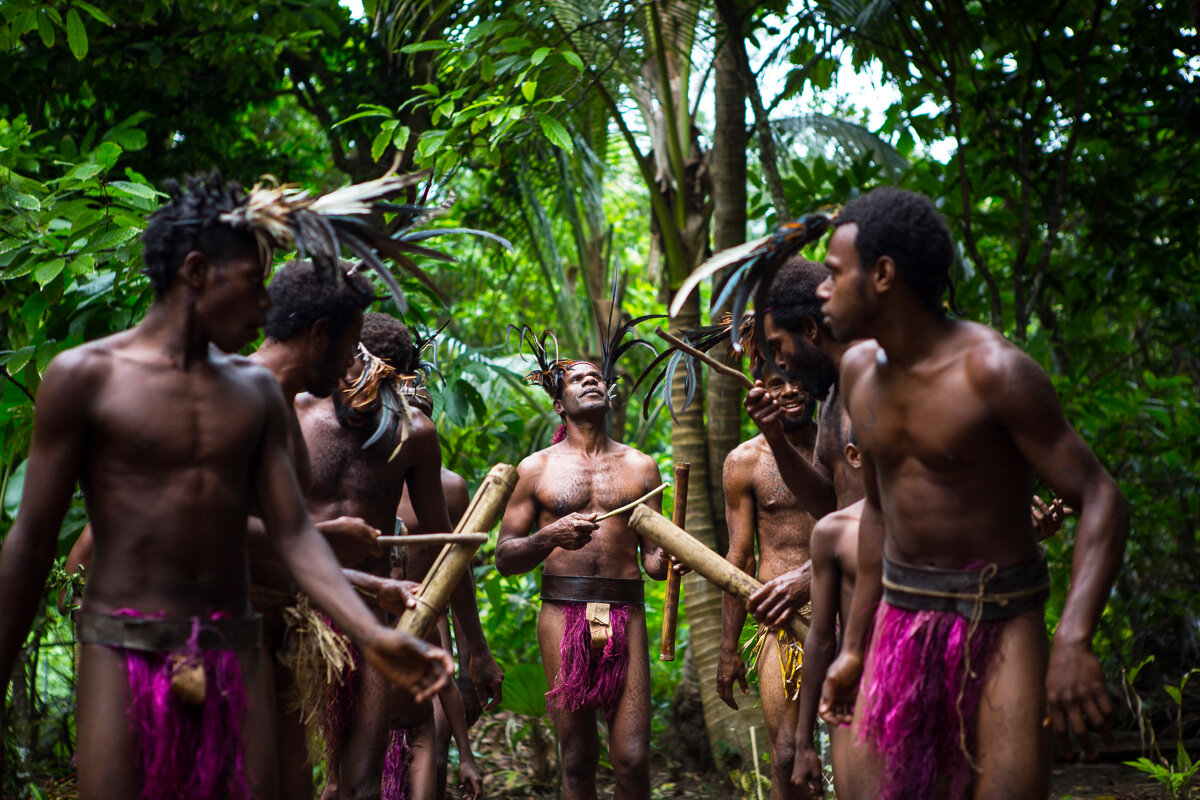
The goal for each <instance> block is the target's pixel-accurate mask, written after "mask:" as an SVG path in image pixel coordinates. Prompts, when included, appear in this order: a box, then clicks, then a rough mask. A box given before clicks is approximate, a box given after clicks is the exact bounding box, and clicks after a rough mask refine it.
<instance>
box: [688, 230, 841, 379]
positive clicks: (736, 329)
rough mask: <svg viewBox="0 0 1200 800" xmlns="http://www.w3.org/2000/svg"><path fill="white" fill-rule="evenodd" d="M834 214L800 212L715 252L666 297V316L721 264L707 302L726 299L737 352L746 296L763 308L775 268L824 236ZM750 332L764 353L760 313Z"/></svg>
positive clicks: (715, 303)
mask: <svg viewBox="0 0 1200 800" xmlns="http://www.w3.org/2000/svg"><path fill="white" fill-rule="evenodd" d="M836 217H837V215H836V213H835V214H825V213H820V212H816V213H812V214H806V215H804V216H803V217H800V218H799V219H794V220H792V221H791V222H785V223H783V224H782V225H780V226H779V227H778V228H776V229H775V231H774V233H772V234H770V235H769V236H764V237H762V238H761V239H755V240H754V241H752V242H746V243H745V244H740V245H738V246H737V247H731V248H729V249H728V250H723V251H722V252H720V253H717V254H716V255H715V256H713V257H712V258H710V259H709V260H708V261H705V262H704V263H703V264H701V265H700V266H698V267H696V269H694V270H692V273H691V274H690V275H688V276H687V278H686V279H685V280H684V282H683V283H682V284H681V285H680V287H679V291H678V292H676V293H675V298H674V300H672V301H671V309H670V311H671V316H672V317H674V316H676V315H677V314H678V313H679V309H681V308H682V307H683V303H684V301H685V300H687V297H688V295H690V294H691V293H692V292H693V291H695V289H696V287H697V286H699V285H700V282H701V281H702V280H704V279H705V278H709V277H711V276H713V275H715V274H716V273H717V272H719V271H720V270H722V269H725V268H726V267H732V268H733V269H732V271H731V272H730V274H729V277H728V279H727V280H726V281H725V284H724V285H723V286H722V287H721V291H720V292H719V293H718V295H717V298H716V300H714V301H713V304H712V308H713V310H714V311H715V310H719V309H721V308H723V307H724V306H725V304H726V303H728V302H729V301H730V298H732V301H733V304H732V307H731V316H732V324H731V325H730V326H729V329H728V333H729V335H730V341H731V343H732V345H733V349H734V351H735V352H740V351H741V349H742V346H743V345H742V342H741V341H740V339H741V333H740V332H741V330H742V321H743V319H744V318H745V316H746V307H747V306H748V305H749V304H750V299H751V297H753V299H754V305H755V307H756V308H758V309H762V308H764V307H765V306H766V304H767V296H768V293H769V292H770V290H771V284H772V283H773V282H774V280H775V275H776V274H777V273H778V272H779V268H780V267H782V266H783V264H784V262H786V261H787V260H788V259H789V258H791V257H792V256H793V255H794V254H796V253H798V252H799V251H800V250H801V249H802V248H803V247H804V246H805V245H808V244H810V243H812V242H815V241H816V240H817V239H820V238H821V237H822V236H823V235H825V232H826V231H828V230H829V228H830V226H832V224H833V221H834V219H835V218H836ZM753 333H754V336H753V341H754V342H755V343H757V345H758V347H759V348H760V349H761V350H762V352H764V353H766V352H769V351H770V348H769V346H768V345H767V335H766V332H765V331H764V330H763V315H762V314H758V315H757V316H756V318H755V320H754V324H753ZM766 363H768V364H770V365H772V366H774V362H773V361H772V360H770V359H768V360H767V362H766Z"/></svg>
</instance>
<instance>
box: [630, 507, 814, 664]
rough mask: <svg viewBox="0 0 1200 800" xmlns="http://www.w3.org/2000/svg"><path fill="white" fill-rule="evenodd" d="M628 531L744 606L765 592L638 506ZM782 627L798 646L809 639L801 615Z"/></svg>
mask: <svg viewBox="0 0 1200 800" xmlns="http://www.w3.org/2000/svg"><path fill="white" fill-rule="evenodd" d="M629 527H630V528H633V529H634V530H635V531H637V532H638V533H639V534H641V535H642V536H643V537H644V538H646V539H649V540H650V541H651V542H654V543H655V544H657V545H658V546H659V547H661V548H662V549H664V550H666V551H667V552H668V553H670V554H671V555H673V556H675V558H677V559H679V560H680V561H681V562H683V564H685V565H686V566H688V567H690V568H691V569H693V570H695V571H696V572H697V573H699V574H700V575H702V576H703V577H705V578H707V579H708V580H709V581H711V582H712V583H715V584H716V585H717V586H719V587H721V589H723V590H724V591H725V592H727V593H729V594H731V595H733V596H734V597H736V598H738V599H739V600H741V601H742V602H743V603H745V602H747V601H749V599H750V595H752V594H754V593H755V592H757V591H758V590H759V589H761V588H762V584H761V583H759V582H758V581H756V580H755V579H754V578H752V577H750V576H749V575H747V574H746V573H745V572H742V571H741V570H740V569H738V568H737V567H735V566H734V565H733V564H730V563H729V562H728V561H726V560H725V559H723V558H721V556H720V555H718V554H717V553H714V552H713V551H712V550H711V549H710V548H709V547H708V546H707V545H705V544H704V543H703V542H701V541H699V540H698V539H696V537H694V536H692V535H691V534H690V533H688V532H687V531H685V530H683V529H682V528H680V527H679V526H678V525H675V524H674V523H672V522H671V520H669V519H667V518H666V517H664V516H663V515H662V514H659V513H658V512H657V511H654V510H652V509H650V508H647V507H646V506H638V507H637V508H635V509H634V510H633V514H632V515H631V516H630V517H629ZM780 627H782V628H783V630H785V631H787V632H788V633H789V634H791V636H792V638H793V639H795V640H796V641H798V642H803V641H804V639H805V638H806V637H807V636H808V623H807V622H806V621H805V620H804V619H802V618H801V617H800V615H799V614H792V615H791V616H790V617H788V619H787V621H786V622H784V623H783V625H781V626H780Z"/></svg>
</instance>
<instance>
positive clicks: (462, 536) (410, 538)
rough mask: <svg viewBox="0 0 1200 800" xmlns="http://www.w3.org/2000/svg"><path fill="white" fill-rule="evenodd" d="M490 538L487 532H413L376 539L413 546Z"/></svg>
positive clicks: (389, 545) (383, 543)
mask: <svg viewBox="0 0 1200 800" xmlns="http://www.w3.org/2000/svg"><path fill="white" fill-rule="evenodd" d="M487 540H488V535H487V534H486V533H413V534H409V535H407V536H380V537H379V538H377V539H376V540H375V541H377V542H379V543H380V544H381V545H384V546H385V547H413V546H416V545H421V544H472V543H474V544H478V545H482V544H483V543H484V542H486V541H487Z"/></svg>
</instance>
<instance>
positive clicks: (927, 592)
mask: <svg viewBox="0 0 1200 800" xmlns="http://www.w3.org/2000/svg"><path fill="white" fill-rule="evenodd" d="M1049 596H1050V570H1049V569H1048V568H1047V566H1046V552H1045V551H1044V550H1043V551H1042V552H1041V553H1040V554H1039V556H1038V559H1037V560H1036V561H1031V562H1030V563H1028V564H1019V565H1017V566H1015V567H997V566H996V565H995V564H989V565H988V566H986V567H984V568H982V569H938V568H935V567H916V566H913V565H911V564H900V563H898V562H895V561H892V560H890V559H889V558H887V556H884V558H883V599H884V600H885V601H886V602H887V604H888V605H890V606H894V607H896V608H904V609H908V610H910V611H952V612H954V613H956V614H959V615H960V616H963V617H966V618H968V619H980V620H991V619H1005V618H1007V617H1015V616H1017V615H1018V614H1024V613H1025V612H1026V611H1033V610H1035V609H1040V608H1041V607H1042V605H1043V604H1044V603H1045V602H1046V598H1047V597H1049Z"/></svg>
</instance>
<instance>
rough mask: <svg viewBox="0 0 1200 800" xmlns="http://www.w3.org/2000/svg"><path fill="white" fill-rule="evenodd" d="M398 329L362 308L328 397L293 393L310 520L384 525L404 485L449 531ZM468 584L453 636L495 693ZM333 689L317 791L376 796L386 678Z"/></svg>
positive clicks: (368, 677) (428, 429) (374, 563)
mask: <svg viewBox="0 0 1200 800" xmlns="http://www.w3.org/2000/svg"><path fill="white" fill-rule="evenodd" d="M401 328H402V323H400V322H399V321H397V320H395V319H394V318H392V317H389V316H387V315H384V314H368V315H367V318H366V321H365V322H364V326H363V334H362V337H361V339H362V341H361V345H362V346H361V347H360V349H359V354H358V361H357V366H356V367H355V368H354V369H352V370H351V372H350V374H349V375H348V376H347V382H346V385H345V386H344V387H343V389H342V390H340V391H337V392H334V393H333V395H332V396H331V397H329V398H316V397H303V396H302V397H301V398H299V400H298V402H297V411H298V413H299V415H300V425H301V428H302V430H303V431H304V439H305V442H306V443H307V445H308V448H309V453H310V457H311V461H312V469H313V481H312V490H311V491H310V493H309V495H308V508H309V511H310V512H311V513H312V515H313V518H314V519H317V520H321V519H333V518H336V517H340V516H345V515H351V516H361V517H362V518H363V519H365V520H366V521H367V522H368V523H369V524H371V525H374V526H375V527H377V528H383V527H391V526H393V525H394V522H395V518H396V508H397V507H398V506H399V503H400V497H401V494H402V492H403V490H404V488H405V487H406V486H407V487H408V489H409V492H410V496H411V497H412V498H413V500H414V504H415V510H416V513H417V516H418V518H419V519H420V520H421V522H422V524H423V525H424V526H425V527H426V528H428V529H429V530H435V531H442V532H445V531H449V530H451V525H450V520H449V517H448V514H447V510H446V501H445V497H444V495H443V493H442V483H441V466H442V454H441V445H440V441H439V439H438V435H437V430H436V429H435V428H434V426H433V423H432V422H431V421H430V420H429V418H428V417H426V416H425V415H423V414H421V413H419V412H417V411H415V410H413V409H410V408H409V407H408V406H407V404H406V403H404V402H403V401H402V399H401V392H400V385H399V384H400V383H401V382H402V380H403V378H402V373H401V370H403V369H405V367H406V365H407V363H408V361H409V358H408V354H402V353H400V352H398V348H397V343H398V342H399V341H401V340H402V338H403V337H402V335H401V333H402V331H401V330H400V329H401ZM409 349H411V344H410V345H409ZM381 356H382V357H381ZM347 566H357V568H358V569H360V570H363V571H365V572H369V573H371V574H374V575H379V576H383V577H386V576H387V575H388V574H389V572H390V569H391V563H390V561H389V559H388V558H387V557H386V556H385V555H383V554H375V555H368V556H367V557H366V558H365V559H364V560H363V561H361V562H359V563H358V564H357V565H350V564H347ZM473 586H474V585H473V582H472V581H470V579H469V578H468V579H467V580H464V581H463V582H462V583H461V584H460V587H459V588H457V589H456V591H455V597H454V600H453V601H452V608H453V609H454V611H455V612H457V613H456V616H457V619H458V622H459V630H460V634H461V635H462V636H463V637H464V638H465V639H466V640H468V641H469V642H470V644H471V652H472V669H473V672H474V677H475V679H476V681H477V682H478V685H479V686H480V687H481V690H483V691H491V692H492V693H493V694H498V693H499V687H500V684H501V683H502V681H503V675H502V673H501V672H500V670H499V667H498V666H496V663H495V660H494V659H493V658H492V656H491V653H490V651H489V650H488V647H487V643H486V641H485V640H484V638H483V630H482V627H481V626H480V623H479V616H478V609H477V608H476V607H475V596H474V588H473ZM336 695H337V696H336V697H333V698H331V703H332V705H331V707H330V708H329V709H328V711H329V718H328V719H327V723H328V724H327V725H326V729H325V736H326V744H327V747H328V751H329V752H330V753H332V754H336V755H335V756H332V758H333V760H332V761H331V764H330V784H329V786H327V788H326V792H325V796H326V797H332V796H333V794H334V792H335V791H336V795H337V796H338V797H342V798H372V797H379V794H380V778H381V775H382V773H383V766H384V755H385V750H386V745H387V736H388V730H389V726H390V700H389V697H390V690H389V687H388V683H387V681H386V679H385V677H384V676H383V675H382V674H380V673H379V672H377V671H376V670H374V669H372V668H371V667H369V666H368V667H366V668H364V669H362V670H358V671H356V672H355V674H353V675H351V676H349V679H348V681H347V682H346V684H344V685H343V686H342V687H341V689H339V690H338V691H337V692H336ZM425 712H426V713H428V707H425Z"/></svg>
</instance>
